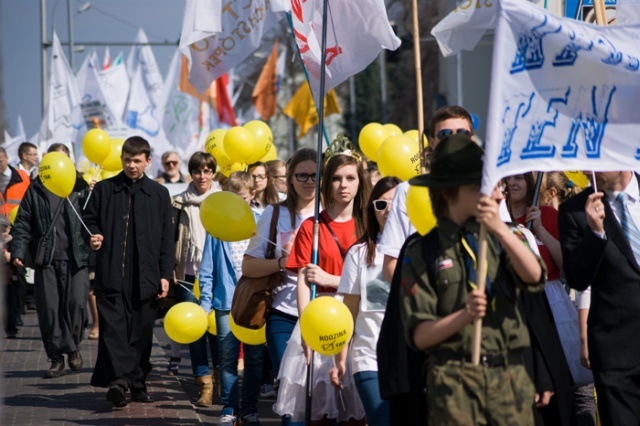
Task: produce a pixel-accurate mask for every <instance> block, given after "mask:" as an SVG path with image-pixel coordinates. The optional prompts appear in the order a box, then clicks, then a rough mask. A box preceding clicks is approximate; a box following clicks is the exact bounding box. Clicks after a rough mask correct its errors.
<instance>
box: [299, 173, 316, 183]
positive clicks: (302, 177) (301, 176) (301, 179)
mask: <svg viewBox="0 0 640 426" xmlns="http://www.w3.org/2000/svg"><path fill="white" fill-rule="evenodd" d="M294 176H295V177H296V180H297V181H298V182H308V181H309V179H311V182H315V181H316V174H315V173H313V174H312V173H295V174H294Z"/></svg>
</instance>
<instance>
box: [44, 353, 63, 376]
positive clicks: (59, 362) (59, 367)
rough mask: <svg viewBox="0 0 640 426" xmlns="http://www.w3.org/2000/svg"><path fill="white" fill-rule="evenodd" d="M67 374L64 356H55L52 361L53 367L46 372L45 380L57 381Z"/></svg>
mask: <svg viewBox="0 0 640 426" xmlns="http://www.w3.org/2000/svg"><path fill="white" fill-rule="evenodd" d="M66 373H67V372H66V371H65V368H64V357H63V356H62V355H57V356H54V357H53V359H52V360H51V367H49V369H48V370H47V371H45V372H44V378H45V379H55V378H56V377H61V376H64V375H65V374H66Z"/></svg>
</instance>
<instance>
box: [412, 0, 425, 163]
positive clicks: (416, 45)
mask: <svg viewBox="0 0 640 426" xmlns="http://www.w3.org/2000/svg"><path fill="white" fill-rule="evenodd" d="M411 9H412V11H413V60H414V62H415V69H416V98H417V104H418V105H417V111H418V152H419V153H420V172H421V173H426V172H427V167H426V164H425V158H424V142H423V140H424V107H423V101H422V63H421V56H422V55H421V53H420V24H419V21H418V0H411Z"/></svg>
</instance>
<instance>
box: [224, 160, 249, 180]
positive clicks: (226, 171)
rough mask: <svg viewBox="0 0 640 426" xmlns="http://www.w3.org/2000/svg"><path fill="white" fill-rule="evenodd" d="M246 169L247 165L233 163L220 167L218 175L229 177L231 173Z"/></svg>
mask: <svg viewBox="0 0 640 426" xmlns="http://www.w3.org/2000/svg"><path fill="white" fill-rule="evenodd" d="M246 168H247V165H246V164H244V163H233V164H229V165H226V166H222V167H220V173H222V174H223V175H225V176H226V177H229V175H230V174H231V173H233V172H242V171H244V170H245V169H246Z"/></svg>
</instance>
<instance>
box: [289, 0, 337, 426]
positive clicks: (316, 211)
mask: <svg viewBox="0 0 640 426" xmlns="http://www.w3.org/2000/svg"><path fill="white" fill-rule="evenodd" d="M328 7H329V0H323V1H322V42H321V50H320V52H321V55H320V99H321V102H320V105H316V108H317V109H318V127H319V128H320V129H322V130H323V131H322V132H320V131H319V132H318V143H317V146H316V150H317V159H316V199H315V203H314V208H313V248H312V251H311V262H312V263H313V264H314V265H317V264H318V236H319V234H320V176H321V173H322V135H323V133H324V92H325V86H324V83H325V76H326V68H325V59H326V50H327V15H328V14H327V9H328ZM287 16H288V19H289V24H290V25H291V26H292V27H293V23H292V21H291V16H290V15H289V14H288V15H287ZM296 46H297V44H296ZM299 54H300V51H299V50H298V55H299ZM300 59H302V58H301V57H300ZM303 68H304V64H303ZM305 74H306V70H305ZM307 79H308V76H307ZM309 87H311V85H309ZM312 98H313V96H312ZM325 137H326V134H325ZM315 297H316V285H315V283H311V300H313V299H315ZM313 357H314V354H313V351H312V352H311V359H310V360H309V364H308V365H307V389H306V395H305V397H306V398H305V406H304V424H305V426H311V408H312V404H311V402H312V396H313Z"/></svg>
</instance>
